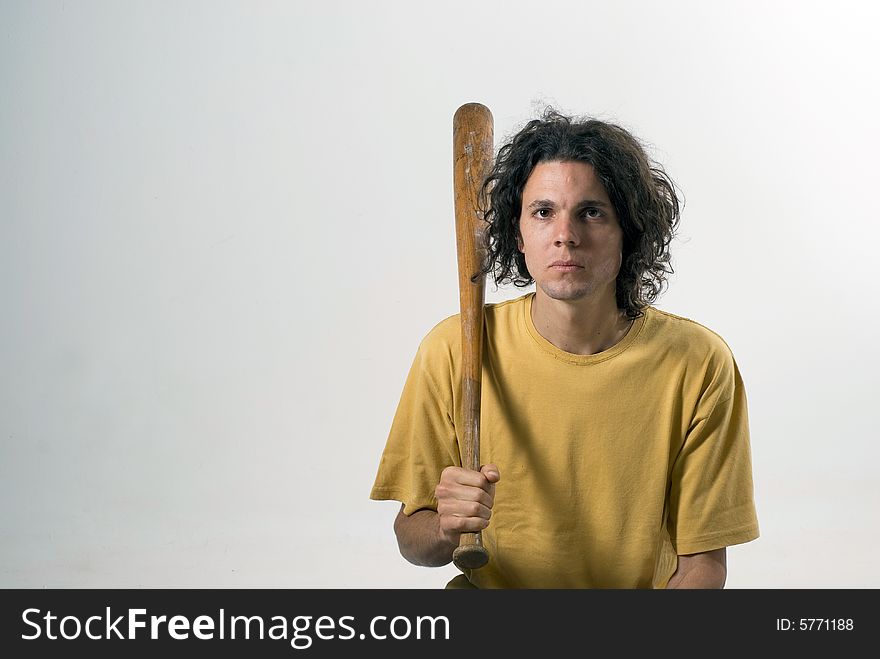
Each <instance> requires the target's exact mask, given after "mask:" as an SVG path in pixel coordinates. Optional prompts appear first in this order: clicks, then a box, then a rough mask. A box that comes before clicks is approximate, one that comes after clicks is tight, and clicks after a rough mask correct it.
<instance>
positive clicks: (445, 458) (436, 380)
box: [370, 341, 461, 515]
mask: <svg viewBox="0 0 880 659" xmlns="http://www.w3.org/2000/svg"><path fill="white" fill-rule="evenodd" d="M435 343H436V342H435ZM443 353H444V351H443V350H442V349H438V346H436V345H434V344H433V343H431V342H428V341H423V342H422V344H421V345H420V346H419V350H418V352H417V353H416V357H415V359H414V360H413V364H412V367H411V368H410V371H409V375H408V376H407V379H406V383H405V384H404V388H403V393H402V394H401V397H400V402H399V403H398V406H397V411H396V413H395V415H394V420H393V421H392V424H391V431H390V433H389V435H388V440H387V442H386V444H385V450H384V451H383V453H382V458H381V461H380V463H379V470H378V474H377V475H376V480H375V483H374V485H373V489H372V490H371V492H370V498H371V499H375V500H379V501H382V500H388V499H393V500H396V501H400V502H401V503H403V504H404V513H405V514H407V515H411V514H412V513H414V512H415V511H417V510H419V509H421V508H430V509H432V510H436V509H437V499H436V497H435V496H434V488H435V487H436V486H437V483H438V482H439V481H440V473H441V472H442V471H443V469H445V468H446V467H448V466H450V465H456V466H461V457H460V455H459V452H458V443H457V440H456V436H455V425H454V416H453V412H452V410H453V394H452V382H453V380H452V373H451V364H450V362H449V360H448V359H445V358H444V354H443Z"/></svg>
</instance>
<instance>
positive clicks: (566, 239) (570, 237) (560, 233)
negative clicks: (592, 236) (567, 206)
mask: <svg viewBox="0 0 880 659" xmlns="http://www.w3.org/2000/svg"><path fill="white" fill-rule="evenodd" d="M576 221H577V220H576V219H575V218H572V217H570V216H569V215H565V214H563V215H560V217H559V219H558V220H557V222H556V235H555V238H554V242H555V243H556V244H557V245H572V246H576V245H578V244H580V242H581V239H580V235H579V234H578V231H577V225H576V224H575V222H576Z"/></svg>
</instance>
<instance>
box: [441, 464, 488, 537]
mask: <svg viewBox="0 0 880 659" xmlns="http://www.w3.org/2000/svg"><path fill="white" fill-rule="evenodd" d="M500 479H501V473H500V472H499V471H498V466H497V465H494V464H487V465H483V466H482V467H481V468H480V471H474V470H473V469H463V468H462V467H446V469H444V470H443V473H441V474H440V482H439V483H438V484H437V487H436V488H434V495H435V496H436V497H437V513H438V515H439V516H440V532H441V533H442V534H443V536H444V538H445V539H446V540H447V541H448V542H450V543H452V544H454V545H458V542H459V537H460V536H461V534H462V533H476V532H477V531H482V530H483V529H485V528H486V527H487V526H489V519H490V517H491V516H492V506H493V505H494V503H495V483H497V482H498V481H499V480H500Z"/></svg>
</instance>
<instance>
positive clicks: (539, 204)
mask: <svg viewBox="0 0 880 659" xmlns="http://www.w3.org/2000/svg"><path fill="white" fill-rule="evenodd" d="M548 206H549V207H551V208H553V207H555V206H556V202H555V201H553V200H552V199H535V201H533V202H532V203H530V204H529V205H528V206H527V208H528V209H529V210H533V209H535V208H546V207H548ZM587 206H600V207H602V208H608V207H609V206H610V204H608V202H605V201H602V200H601V199H584V200H583V201H579V202H578V203H577V204H576V205H575V208H586V207H587Z"/></svg>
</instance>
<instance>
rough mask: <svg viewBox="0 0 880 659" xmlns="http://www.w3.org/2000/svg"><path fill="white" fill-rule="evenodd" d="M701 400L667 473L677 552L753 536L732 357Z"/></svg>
mask: <svg viewBox="0 0 880 659" xmlns="http://www.w3.org/2000/svg"><path fill="white" fill-rule="evenodd" d="M702 404H703V405H704V408H702V409H701V408H699V407H698V410H697V415H696V416H695V418H694V421H693V422H692V424H691V426H690V429H689V430H688V433H687V436H686V438H685V442H684V445H683V447H682V450H681V452H680V453H679V455H678V457H677V459H676V460H675V462H674V464H673V468H672V474H671V483H670V495H669V515H668V518H667V528H668V530H669V536H670V538H671V540H672V544H673V546H674V547H675V551H676V553H677V554H679V555H683V554H695V553H700V552H705V551H712V550H714V549H720V548H722V547H727V546H729V545H735V544H740V543H743V542H748V541H750V540H754V539H755V538H757V537H758V535H759V530H758V520H757V514H756V512H755V503H754V493H753V484H752V460H751V448H750V440H749V423H748V411H747V404H746V394H745V388H744V386H743V382H742V379H741V377H740V374H739V369H738V368H737V366H736V363H735V362H733V360H732V357H731V358H730V362H729V364H726V365H725V367H724V368H723V369H722V372H721V373H720V375H718V377H717V378H716V382H715V383H714V384H713V385H712V386H710V387H709V389H708V390H707V391H706V393H705V395H704V396H703V397H702Z"/></svg>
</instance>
